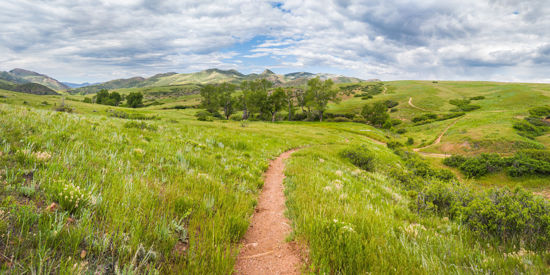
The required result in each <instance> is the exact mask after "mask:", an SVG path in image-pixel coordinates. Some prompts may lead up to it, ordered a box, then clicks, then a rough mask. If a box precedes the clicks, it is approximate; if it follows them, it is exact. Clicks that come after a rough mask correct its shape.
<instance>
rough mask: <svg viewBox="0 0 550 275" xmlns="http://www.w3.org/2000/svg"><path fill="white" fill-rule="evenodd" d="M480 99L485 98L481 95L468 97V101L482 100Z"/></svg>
mask: <svg viewBox="0 0 550 275" xmlns="http://www.w3.org/2000/svg"><path fill="white" fill-rule="evenodd" d="M482 99H485V97H484V96H482V95H478V96H473V97H470V100H482Z"/></svg>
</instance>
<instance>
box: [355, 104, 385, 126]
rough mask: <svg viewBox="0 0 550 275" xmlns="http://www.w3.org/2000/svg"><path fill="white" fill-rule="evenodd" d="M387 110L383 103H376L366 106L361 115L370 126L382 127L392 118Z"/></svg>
mask: <svg viewBox="0 0 550 275" xmlns="http://www.w3.org/2000/svg"><path fill="white" fill-rule="evenodd" d="M387 110H388V108H387V107H386V104H384V103H383V102H375V103H372V104H366V105H365V106H364V107H363V110H362V111H361V115H363V117H364V118H365V119H366V120H367V122H368V123H369V124H371V125H373V126H376V127H381V126H382V125H384V123H385V122H386V121H388V120H389V118H390V115H389V114H388V113H387Z"/></svg>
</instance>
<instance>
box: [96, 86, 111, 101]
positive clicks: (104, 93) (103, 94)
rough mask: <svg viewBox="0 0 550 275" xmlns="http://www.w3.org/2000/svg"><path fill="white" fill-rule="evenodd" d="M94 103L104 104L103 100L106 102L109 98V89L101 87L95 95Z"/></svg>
mask: <svg viewBox="0 0 550 275" xmlns="http://www.w3.org/2000/svg"><path fill="white" fill-rule="evenodd" d="M95 98H96V99H95V103H97V104H105V103H104V102H107V100H108V99H109V91H108V90H107V89H101V90H99V92H97V94H96V95H95Z"/></svg>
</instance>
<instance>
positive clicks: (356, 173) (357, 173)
mask: <svg viewBox="0 0 550 275" xmlns="http://www.w3.org/2000/svg"><path fill="white" fill-rule="evenodd" d="M361 172H362V171H361V169H355V170H353V171H352V172H351V174H352V175H354V176H357V175H359V174H361Z"/></svg>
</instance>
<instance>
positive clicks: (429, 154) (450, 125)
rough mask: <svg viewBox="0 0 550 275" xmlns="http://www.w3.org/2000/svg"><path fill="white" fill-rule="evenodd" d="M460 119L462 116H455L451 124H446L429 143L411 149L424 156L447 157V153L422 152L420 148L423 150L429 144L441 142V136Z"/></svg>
mask: <svg viewBox="0 0 550 275" xmlns="http://www.w3.org/2000/svg"><path fill="white" fill-rule="evenodd" d="M460 119H462V117H459V118H457V119H456V120H455V121H453V122H452V123H451V124H449V126H447V128H445V130H443V132H441V134H439V136H438V137H437V139H436V140H435V141H434V142H433V143H431V144H429V145H426V146H424V147H420V148H414V149H413V151H415V152H417V153H419V154H421V155H424V156H431V157H442V158H445V157H447V156H448V155H446V154H437V153H424V152H420V150H423V149H426V148H428V147H430V146H433V145H437V144H439V143H440V142H441V138H442V137H443V136H444V135H445V133H447V131H448V130H449V129H450V128H451V127H453V126H454V125H455V124H456V123H457V122H458V121H459V120H460Z"/></svg>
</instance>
